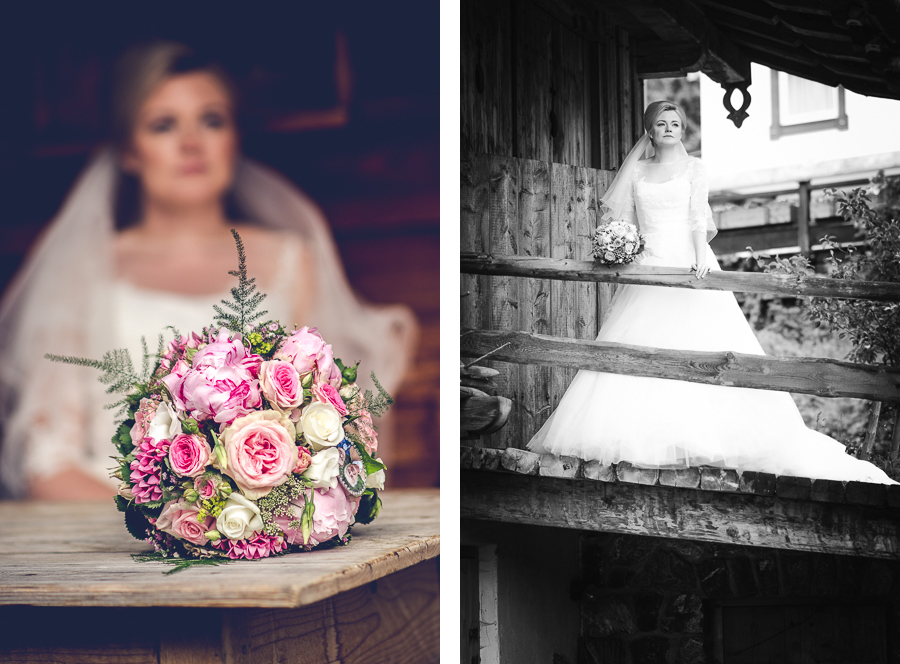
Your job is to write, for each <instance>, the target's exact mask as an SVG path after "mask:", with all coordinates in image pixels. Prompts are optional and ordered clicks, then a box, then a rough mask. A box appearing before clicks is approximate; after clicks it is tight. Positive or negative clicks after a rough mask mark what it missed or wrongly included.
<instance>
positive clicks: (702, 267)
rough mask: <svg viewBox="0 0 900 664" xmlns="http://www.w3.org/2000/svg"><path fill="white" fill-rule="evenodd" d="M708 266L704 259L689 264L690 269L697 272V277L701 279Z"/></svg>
mask: <svg viewBox="0 0 900 664" xmlns="http://www.w3.org/2000/svg"><path fill="white" fill-rule="evenodd" d="M709 270H710V266H709V265H708V264H707V263H706V262H705V261H697V262H696V263H694V264H693V265H691V271H692V272H696V273H697V278H698V279H703V278H704V277H705V276H706V275H707V274H709Z"/></svg>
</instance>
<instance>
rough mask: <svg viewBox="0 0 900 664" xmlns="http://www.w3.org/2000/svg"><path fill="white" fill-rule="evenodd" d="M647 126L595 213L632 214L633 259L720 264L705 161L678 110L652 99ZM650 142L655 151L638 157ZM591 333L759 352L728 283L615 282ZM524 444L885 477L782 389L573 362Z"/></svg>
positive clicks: (594, 456)
mask: <svg viewBox="0 0 900 664" xmlns="http://www.w3.org/2000/svg"><path fill="white" fill-rule="evenodd" d="M644 127H645V129H646V130H647V133H646V134H645V135H644V138H642V139H641V141H639V142H638V144H637V145H636V146H635V148H634V149H633V150H632V152H631V153H630V154H629V156H628V159H626V161H625V163H624V164H623V165H622V168H621V169H620V170H619V174H618V175H617V178H616V181H615V182H614V183H613V186H612V187H610V189H609V191H608V192H607V194H606V195H605V196H604V199H603V203H604V206H605V207H606V208H607V209H608V210H609V211H608V212H607V214H606V215H604V218H619V219H625V220H627V221H630V222H632V223H636V224H637V225H638V227H639V230H640V232H641V233H642V234H643V235H644V237H645V238H646V246H645V248H644V251H643V254H642V255H641V257H640V258H639V263H640V264H642V265H659V266H669V267H690V268H691V269H692V270H694V271H695V272H696V276H697V278H699V279H702V278H704V277H705V276H706V275H707V274H708V273H709V271H710V270H719V269H720V267H719V265H718V263H717V261H716V258H715V256H714V255H713V252H712V250H711V249H710V248H709V245H708V240H709V239H710V238H711V237H712V235H714V234H715V229H714V227H713V225H712V213H711V211H710V210H709V204H708V185H707V177H706V170H705V167H704V165H703V163H702V162H701V161H700V160H699V159H696V158H693V157H690V156H688V155H687V153H686V152H685V150H684V146H683V145H682V143H681V138H682V136H683V132H684V129H685V117H684V112H683V111H682V110H681V108H680V107H678V106H677V105H675V104H673V103H671V102H654V103H653V104H650V105H649V106H648V108H647V110H646V112H645V114H644ZM649 143H652V144H653V146H654V148H655V155H654V156H653V157H652V158H650V159H646V160H641V161H638V159H639V158H640V156H641V154H642V153H643V152H644V149H645V148H646V147H647V145H648V144H649ZM597 341H607V342H616V343H623V344H631V345H637V346H651V347H657V348H670V349H676V350H696V351H734V352H738V353H749V354H756V355H763V354H764V352H763V350H762V347H761V346H760V344H759V342H758V341H757V340H756V337H755V336H754V334H753V331H752V330H751V328H750V326H749V324H748V323H747V321H746V320H745V318H744V315H743V313H742V312H741V309H740V307H739V306H738V304H737V301H736V300H735V298H734V295H732V293H730V292H727V291H706V290H690V289H682V288H665V287H658V286H633V285H626V286H620V288H619V291H618V292H617V293H616V296H615V298H614V301H613V303H612V306H611V309H610V312H609V316H608V318H607V320H606V322H605V323H604V324H603V326H602V327H601V329H600V334H599V335H598V337H597ZM528 449H530V450H531V451H534V452H542V453H551V454H556V455H569V456H575V457H578V458H581V459H585V460H599V461H601V462H603V463H606V464H610V463H616V462H619V461H629V462H631V463H633V464H634V465H636V466H640V467H648V468H661V467H666V468H679V467H686V466H702V465H711V466H719V467H725V468H735V469H739V470H756V471H763V472H769V473H775V474H777V475H793V476H799V477H810V478H816V479H833V480H858V481H867V482H880V483H892V482H893V481H892V480H891V479H890V478H889V477H888V476H887V475H886V474H885V473H884V472H883V471H882V470H880V469H879V468H877V467H876V466H874V465H872V464H871V463H868V462H865V461H861V460H859V459H856V458H854V457H852V456H849V455H848V454H846V451H845V448H844V446H843V445H842V444H841V443H839V442H837V441H836V440H834V439H832V438H830V437H828V436H825V435H824V434H821V433H819V432H817V431H813V430H811V429H808V428H807V427H806V426H805V424H804V422H803V419H802V417H801V415H800V412H799V411H798V410H797V407H796V405H795V404H794V401H793V399H792V398H791V397H790V395H789V394H788V393H786V392H776V391H769V390H757V389H749V388H738V387H719V386H714V385H705V384H700V383H691V382H685V381H678V380H669V379H661V378H647V377H640V376H627V375H619V374H610V373H600V372H595V371H584V370H583V371H579V372H578V373H577V374H576V376H575V378H574V380H573V381H572V383H571V385H570V386H569V388H568V390H567V391H566V393H565V395H564V396H563V398H562V400H561V401H560V404H559V407H558V408H557V409H556V411H555V412H554V413H553V414H552V415H551V416H550V418H549V419H548V420H547V422H546V423H545V424H544V426H543V427H542V428H541V430H540V431H538V433H537V434H535V436H534V438H532V440H531V442H530V443H529V444H528Z"/></svg>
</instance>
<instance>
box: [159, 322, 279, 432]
mask: <svg viewBox="0 0 900 664" xmlns="http://www.w3.org/2000/svg"><path fill="white" fill-rule="evenodd" d="M261 363H262V358H261V357H259V356H258V355H251V354H249V353H247V349H246V348H244V344H243V343H241V336H240V335H239V334H238V335H235V337H234V339H229V338H228V330H225V329H221V330H219V332H218V334H217V335H216V336H214V335H213V334H212V333H211V334H210V336H209V343H208V344H207V345H206V346H204V347H203V348H201V349H200V350H198V351H197V352H196V353H195V354H194V357H193V360H192V363H191V365H190V366H189V365H188V364H187V363H186V362H185V361H184V360H179V361H178V362H177V363H176V364H175V366H174V367H173V368H172V372H171V373H170V374H169V375H168V376H166V377H165V378H163V379H162V382H163V383H164V384H165V386H166V387H167V388H168V389H169V392H170V393H171V395H172V399H173V400H174V401H175V405H176V406H177V407H178V410H181V411H188V412H189V413H190V415H191V417H193V418H195V419H196V420H198V421H202V420H208V419H213V420H214V421H216V422H219V423H229V422H232V421H233V420H234V419H235V418H237V417H241V416H242V415H246V414H248V413H250V412H252V411H253V410H255V409H256V408H259V407H260V406H261V405H262V398H261V396H260V388H259V380H258V378H257V377H258V375H259V367H260V364H261Z"/></svg>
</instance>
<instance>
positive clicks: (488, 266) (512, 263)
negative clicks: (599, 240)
mask: <svg viewBox="0 0 900 664" xmlns="http://www.w3.org/2000/svg"><path fill="white" fill-rule="evenodd" d="M460 271H461V272H463V273H466V274H503V275H509V276H517V277H532V278H541V279H554V280H562V281H598V282H612V283H617V284H639V285H643V286H671V287H675V288H694V289H697V290H727V291H736V292H743V293H778V294H780V295H791V296H799V297H838V298H847V299H865V300H877V301H881V302H900V284H897V283H893V282H887V281H847V280H844V279H831V278H829V277H793V276H786V275H778V274H763V273H758V272H727V271H724V270H716V271H714V272H710V273H709V276H708V277H706V278H705V279H697V278H696V277H695V276H694V275H693V273H691V271H690V270H689V269H687V268H681V267H671V268H670V267H655V266H649V265H621V266H617V267H603V266H601V265H597V264H596V263H594V262H593V261H586V260H581V261H579V260H566V259H560V258H557V257H555V256H554V257H552V258H530V257H529V258H523V257H521V256H487V255H480V254H470V253H463V254H461V255H460Z"/></svg>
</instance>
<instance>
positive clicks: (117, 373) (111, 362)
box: [44, 342, 146, 394]
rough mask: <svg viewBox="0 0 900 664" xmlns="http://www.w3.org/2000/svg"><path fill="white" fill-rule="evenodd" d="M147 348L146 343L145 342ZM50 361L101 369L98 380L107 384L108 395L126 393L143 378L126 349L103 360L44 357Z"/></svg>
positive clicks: (109, 352) (109, 354) (59, 356)
mask: <svg viewBox="0 0 900 664" xmlns="http://www.w3.org/2000/svg"><path fill="white" fill-rule="evenodd" d="M145 346H146V342H145ZM44 357H45V358H47V359H48V360H52V361H53V362H63V363H64V364H74V365H76V366H79V367H91V368H92V369H99V370H100V371H102V372H103V373H102V374H100V377H99V378H98V380H99V381H100V382H101V383H106V384H107V385H108V387H107V388H106V393H107V394H112V393H114V392H125V391H127V390H129V389H130V388H131V387H133V386H134V385H135V384H137V383H139V382H140V380H141V377H140V376H139V375H138V374H137V373H136V372H135V370H134V363H133V362H132V361H131V353H129V352H128V349H126V348H117V349H116V350H110V351H107V352H105V353H104V354H103V359H102V360H92V359H90V358H87V357H71V356H68V355H53V354H51V353H47V354H46V355H44Z"/></svg>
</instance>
